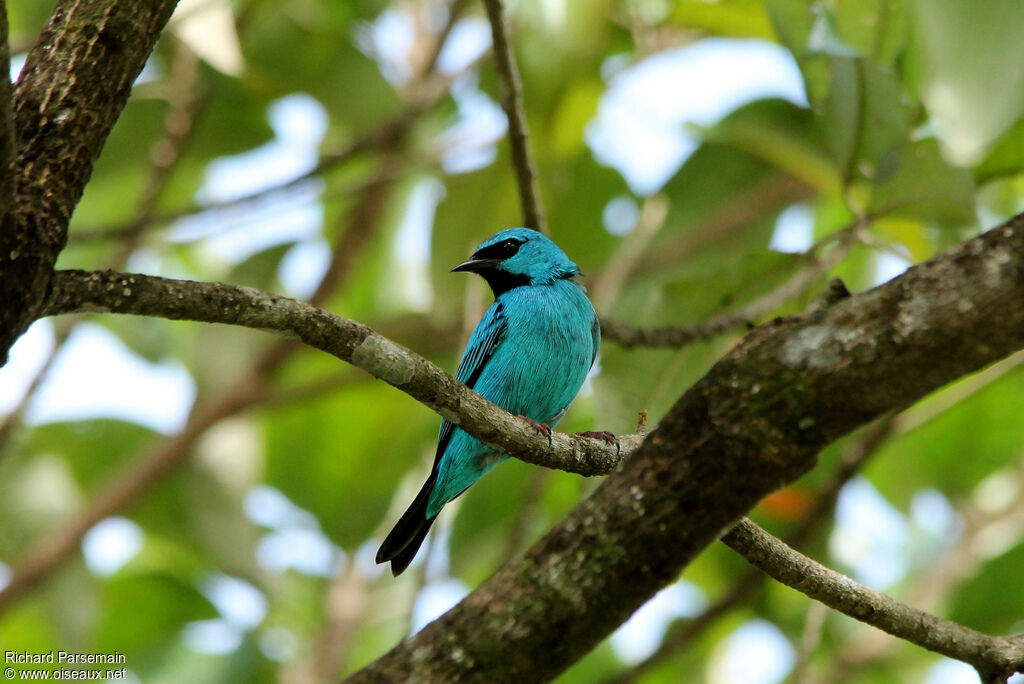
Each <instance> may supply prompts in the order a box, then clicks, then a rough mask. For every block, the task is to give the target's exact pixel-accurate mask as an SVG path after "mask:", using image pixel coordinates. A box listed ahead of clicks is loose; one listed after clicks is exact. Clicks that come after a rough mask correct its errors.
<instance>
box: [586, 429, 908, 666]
mask: <svg viewBox="0 0 1024 684" xmlns="http://www.w3.org/2000/svg"><path fill="white" fill-rule="evenodd" d="M892 429H893V418H892V417H891V416H889V417H886V418H882V419H881V420H878V421H876V422H875V423H873V424H871V425H869V426H867V427H866V428H864V431H863V432H862V434H861V435H860V436H859V437H858V439H857V440H855V441H854V442H852V443H851V444H850V445H849V447H848V448H847V449H846V450H845V451H844V452H843V456H842V458H841V459H840V462H839V466H838V467H837V468H836V469H835V470H834V471H833V472H832V473H831V475H830V476H829V478H828V480H827V481H826V482H825V483H824V484H823V485H822V486H821V487H820V488H819V489H818V493H817V495H816V496H815V498H814V503H813V504H812V505H811V507H810V508H808V509H807V512H806V513H805V514H804V515H803V518H802V519H801V520H800V523H799V524H798V525H797V526H796V527H795V528H793V530H792V531H791V532H790V533H789V534H787V535H786V543H787V544H789V545H790V546H800V545H802V544H804V543H806V542H807V540H808V539H810V538H811V537H812V536H813V535H814V534H815V533H816V532H817V531H818V530H819V529H820V528H821V526H822V525H824V524H825V522H827V521H828V520H829V518H830V517H831V513H832V511H833V510H834V509H835V505H836V500H837V499H838V498H839V492H840V490H841V489H842V488H843V486H844V485H845V484H846V483H847V482H849V481H850V479H851V478H852V477H853V476H854V475H855V474H857V472H859V471H860V469H861V467H862V466H863V465H864V462H865V461H867V459H868V458H870V457H871V456H872V455H873V454H874V453H876V451H877V450H878V447H879V446H881V445H882V444H883V443H884V442H885V440H886V439H887V438H888V436H889V435H890V434H891V433H892ZM764 579H765V574H764V573H763V572H760V571H759V570H758V569H757V568H750V570H749V572H746V573H744V574H743V575H741V576H740V577H739V578H738V579H737V580H736V581H735V582H733V585H732V587H731V588H730V589H729V590H728V591H726V592H725V593H724V594H723V595H722V596H721V597H720V598H718V599H717V600H716V601H715V602H714V603H712V604H711V605H709V606H708V607H707V609H706V610H705V611H704V612H703V613H701V614H700V615H698V616H696V617H695V618H693V619H692V620H687V621H685V622H682V623H680V624H679V625H678V626H674V627H671V628H669V632H668V634H666V635H665V638H664V640H663V641H662V643H661V646H659V647H658V650H656V651H655V652H654V653H652V654H651V655H650V656H648V657H647V658H646V659H645V660H642V661H640V662H639V663H637V664H636V665H633V666H632V667H630V668H629V669H626V670H623V671H622V672H620V673H618V674H617V675H615V676H614V677H611V678H609V679H608V680H607V681H606V682H605V684H628V683H629V682H634V681H636V680H637V679H638V678H639V677H641V676H642V675H643V674H645V673H646V672H648V671H649V670H651V669H652V668H654V667H656V666H658V665H660V664H661V663H663V662H665V661H666V660H667V659H668V658H670V657H671V656H673V655H674V654H676V653H678V652H679V651H681V650H682V649H684V648H686V647H687V646H688V645H689V644H690V643H691V642H692V641H693V640H694V639H696V638H697V636H699V635H700V634H702V633H703V632H704V631H705V630H707V629H708V628H709V627H710V626H711V625H713V624H715V623H716V622H717V621H718V620H719V619H720V618H722V617H725V616H726V615H728V614H729V613H730V612H731V611H732V610H733V609H734V608H737V607H739V606H741V605H743V604H744V603H746V602H747V600H748V599H750V597H751V596H752V595H753V594H754V592H755V591H756V590H757V589H759V588H760V586H761V584H762V582H763V580H764Z"/></svg>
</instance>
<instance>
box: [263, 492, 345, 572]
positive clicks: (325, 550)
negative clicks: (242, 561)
mask: <svg viewBox="0 0 1024 684" xmlns="http://www.w3.org/2000/svg"><path fill="white" fill-rule="evenodd" d="M243 508H244V510H245V514H246V515H247V516H248V517H249V519H250V520H252V521H253V522H255V523H256V524H258V525H262V526H264V527H269V528H271V530H272V531H271V532H269V533H268V534H265V535H263V537H261V538H260V540H259V542H258V544H257V546H256V560H257V562H259V564H260V565H261V566H263V567H264V568H266V569H267V570H269V571H271V572H275V573H281V572H284V571H286V570H289V569H293V570H296V571H298V572H301V573H303V574H306V575H312V576H314V577H334V576H336V575H337V574H338V573H339V572H341V570H342V568H343V567H344V564H345V560H346V558H345V553H344V552H343V551H342V550H341V549H340V548H338V547H337V546H336V545H335V544H334V543H333V542H331V540H330V539H329V538H328V537H327V535H325V534H324V533H323V531H322V530H321V529H320V523H319V521H318V520H317V519H316V516H314V515H313V514H312V513H310V512H309V511H307V510H304V509H302V508H300V507H299V506H296V505H295V504H294V503H292V502H291V500H289V499H288V497H286V496H285V495H284V494H282V493H281V492H280V491H278V490H277V489H275V488H273V487H269V486H266V485H260V486H257V487H253V488H252V489H250V490H249V491H248V492H247V493H246V495H245V500H244V502H243Z"/></svg>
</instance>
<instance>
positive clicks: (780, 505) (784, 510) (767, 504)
mask: <svg viewBox="0 0 1024 684" xmlns="http://www.w3.org/2000/svg"><path fill="white" fill-rule="evenodd" d="M813 500H814V497H813V496H811V493H810V492H808V491H807V490H806V489H803V488H802V487H787V488H786V489H780V490H779V491H777V492H772V493H771V494H769V495H768V496H766V497H764V498H763V499H761V503H760V504H759V505H758V507H757V508H758V510H760V511H761V512H762V513H767V514H768V515H770V516H772V517H775V518H779V519H781V520H787V521H792V520H799V519H800V518H802V517H804V515H805V514H806V513H807V511H808V509H810V507H811V503H812V502H813Z"/></svg>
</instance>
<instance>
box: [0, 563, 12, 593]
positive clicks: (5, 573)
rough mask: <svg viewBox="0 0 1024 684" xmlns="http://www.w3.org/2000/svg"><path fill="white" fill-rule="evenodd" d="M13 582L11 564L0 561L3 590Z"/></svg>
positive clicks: (0, 577) (0, 581)
mask: <svg viewBox="0 0 1024 684" xmlns="http://www.w3.org/2000/svg"><path fill="white" fill-rule="evenodd" d="M10 583H11V566H9V565H8V564H7V563H4V562H3V561H0V590H3V589H5V588H6V587H7V585H8V584H10Z"/></svg>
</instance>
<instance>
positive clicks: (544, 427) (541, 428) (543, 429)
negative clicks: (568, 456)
mask: <svg viewBox="0 0 1024 684" xmlns="http://www.w3.org/2000/svg"><path fill="white" fill-rule="evenodd" d="M519 417H520V418H522V419H523V420H525V421H526V422H527V423H529V424H530V427H532V428H533V431H534V432H536V433H537V434H538V435H542V436H544V437H547V438H548V446H551V426H550V425H548V424H547V423H541V422H540V421H536V420H534V419H533V418H527V417H526V416H524V415H522V414H520V415H519Z"/></svg>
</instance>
